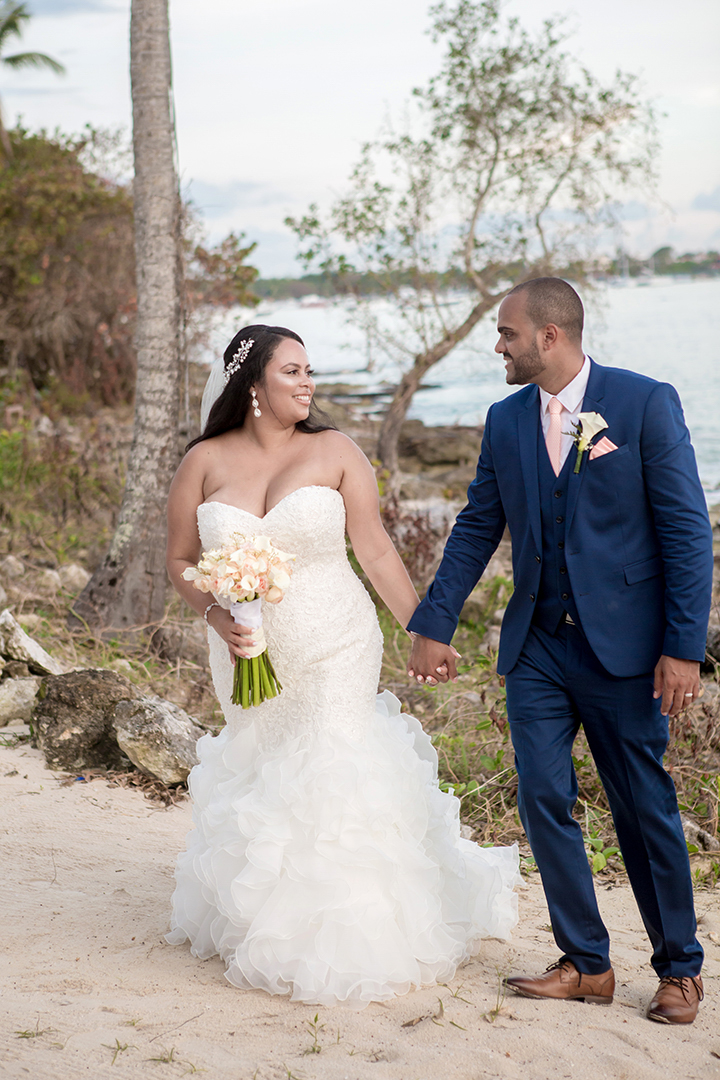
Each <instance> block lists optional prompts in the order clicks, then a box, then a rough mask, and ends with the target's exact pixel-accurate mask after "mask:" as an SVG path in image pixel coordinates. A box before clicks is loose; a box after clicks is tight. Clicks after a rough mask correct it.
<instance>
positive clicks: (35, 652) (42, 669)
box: [0, 556, 65, 675]
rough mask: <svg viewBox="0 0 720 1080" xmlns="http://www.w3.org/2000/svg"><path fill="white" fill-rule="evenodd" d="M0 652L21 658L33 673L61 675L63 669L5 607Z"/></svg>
mask: <svg viewBox="0 0 720 1080" xmlns="http://www.w3.org/2000/svg"><path fill="white" fill-rule="evenodd" d="M9 557H10V556H8V558H9ZM0 654H2V655H3V656H4V657H5V658H6V659H8V660H21V661H22V662H23V663H24V664H27V666H28V667H29V668H30V670H31V671H32V672H33V673H34V674H35V675H61V674H62V673H63V671H64V670H65V669H64V667H63V666H62V664H58V662H57V661H56V660H53V658H52V656H50V654H49V653H46V652H45V650H44V649H43V647H42V645H38V643H37V641H33V639H32V638H31V637H29V635H28V634H26V633H25V631H24V630H23V628H22V626H20V624H19V623H18V622H17V621H16V620H15V619H14V618H13V616H12V614H11V613H10V611H9V610H8V609H7V608H6V609H5V611H3V612H2V614H0Z"/></svg>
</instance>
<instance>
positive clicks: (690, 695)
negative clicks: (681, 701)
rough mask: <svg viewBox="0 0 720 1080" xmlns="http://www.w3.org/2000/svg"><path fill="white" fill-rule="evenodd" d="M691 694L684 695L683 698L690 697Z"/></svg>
mask: <svg viewBox="0 0 720 1080" xmlns="http://www.w3.org/2000/svg"><path fill="white" fill-rule="evenodd" d="M692 696H693V695H692V694H686V695H685V697H692Z"/></svg>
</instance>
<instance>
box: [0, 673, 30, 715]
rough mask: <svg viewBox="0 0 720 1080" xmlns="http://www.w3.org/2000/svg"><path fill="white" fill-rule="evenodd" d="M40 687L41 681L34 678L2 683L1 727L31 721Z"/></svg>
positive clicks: (0, 695) (0, 686)
mask: <svg viewBox="0 0 720 1080" xmlns="http://www.w3.org/2000/svg"><path fill="white" fill-rule="evenodd" d="M6 670H7V669H6ZM3 674H5V672H3ZM39 686H40V679H36V678H33V677H32V676H30V678H23V679H3V681H2V682H0V727H7V725H8V724H26V723H27V722H28V721H29V720H30V719H31V717H32V712H33V706H34V704H35V697H36V695H37V692H38V687H39Z"/></svg>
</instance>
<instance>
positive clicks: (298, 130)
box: [0, 0, 720, 274]
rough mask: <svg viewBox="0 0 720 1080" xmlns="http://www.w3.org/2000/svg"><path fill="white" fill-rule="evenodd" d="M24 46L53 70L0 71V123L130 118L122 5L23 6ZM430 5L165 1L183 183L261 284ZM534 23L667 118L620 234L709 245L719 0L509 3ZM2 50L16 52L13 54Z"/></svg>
mask: <svg viewBox="0 0 720 1080" xmlns="http://www.w3.org/2000/svg"><path fill="white" fill-rule="evenodd" d="M27 6H28V8H29V9H30V10H31V11H32V13H33V16H34V18H33V20H32V22H31V24H30V26H29V27H28V29H27V31H26V33H25V36H24V38H23V41H22V44H20V45H19V46H18V49H37V50H40V51H43V52H47V53H50V54H51V55H52V56H54V57H56V58H57V59H59V60H61V61H62V62H63V64H65V66H66V68H67V76H66V77H65V78H57V77H56V76H54V75H52V74H49V73H43V72H35V71H28V72H12V71H11V70H10V69H7V68H6V69H4V70H1V71H0V95H2V101H3V104H4V110H5V115H6V121H9V122H11V123H12V122H14V120H15V119H16V118H17V117H18V116H22V118H23V120H24V122H25V123H26V124H27V125H29V126H30V127H40V126H43V127H46V128H49V129H53V128H55V127H56V126H58V127H60V128H61V129H62V130H64V131H66V132H72V131H78V130H80V129H81V128H82V126H83V125H84V124H85V123H88V122H90V123H92V124H94V125H97V126H105V127H118V126H123V127H125V128H126V129H128V130H129V126H130V86H129V74H128V62H129V60H128V51H129V46H128V35H129V10H130V0H27ZM428 6H429V0H363V2H362V3H342V2H338V0H262V2H258V0H203V3H202V4H200V3H198V2H197V0H170V13H171V24H172V27H171V29H172V49H173V67H174V88H175V102H176V108H177V124H178V142H179V150H180V166H181V171H182V181H183V185H184V187H185V189H186V190H189V192H190V194H191V196H192V197H193V199H194V201H195V202H196V204H197V205H198V206H199V207H200V208H201V210H202V212H203V215H204V218H205V221H206V224H207V228H208V231H209V233H210V235H211V236H212V237H213V238H214V239H218V238H219V237H220V236H222V235H224V234H225V233H226V232H227V231H229V230H230V229H231V228H232V229H235V230H237V231H244V232H245V233H246V234H247V235H248V236H249V237H250V238H251V239H253V240H257V241H258V242H259V246H258V249H257V251H256V253H255V256H254V261H255V263H256V265H258V266H259V267H260V269H261V271H262V272H263V273H264V274H293V273H298V272H299V268H298V265H297V264H296V263H295V261H294V251H295V245H294V242H293V239H292V237H291V236H290V234H289V233H288V232H287V230H286V229H285V227H284V225H283V219H284V217H285V216H286V215H287V214H289V213H293V214H297V213H301V212H302V211H303V210H304V209H306V207H307V205H308V203H310V202H317V203H319V204H320V205H321V206H322V205H324V204H327V203H328V202H329V200H330V199H331V198H332V196H333V194H334V193H338V192H340V191H342V189H343V184H344V181H345V179H346V177H347V175H348V173H349V171H350V168H351V167H352V164H353V163H354V161H355V160H356V158H357V154H358V148H359V146H360V144H361V143H362V142H363V141H364V140H365V139H368V138H371V137H372V136H373V135H374V134H375V133H376V132H377V130H378V128H379V126H380V124H381V123H382V121H383V119H384V118H385V117H386V116H387V115H391V116H392V115H394V116H398V115H399V114H400V112H401V110H402V106H403V103H404V101H405V100H406V99H407V97H408V95H409V92H410V90H411V89H412V87H413V86H415V85H419V84H422V83H423V82H425V81H426V80H427V78H428V77H429V76H430V75H431V74H433V72H434V71H435V70H436V68H437V63H438V55H439V54H438V51H437V47H436V46H434V45H433V44H432V43H431V41H430V39H429V38H428V36H427V34H426V32H425V31H426V29H427V26H428V18H427V9H428ZM506 10H507V12H508V14H515V15H518V16H519V17H520V19H521V20H522V21H523V23H525V24H526V25H528V26H535V25H538V24H539V22H540V21H541V20H542V19H543V18H545V17H547V16H548V15H551V14H554V13H562V14H566V15H567V16H568V25H569V27H570V28H571V29H572V30H574V33H573V36H572V38H571V40H570V42H569V47H570V48H571V49H572V51H573V52H574V53H575V54H576V55H577V56H578V57H579V59H580V60H582V62H583V63H585V64H586V65H587V66H588V67H589V68H590V69H591V70H592V71H593V72H594V73H595V74H596V75H597V76H598V77H600V78H602V79H605V80H609V79H610V78H611V77H612V75H613V73H614V71H615V70H616V68H618V67H620V68H623V69H625V70H628V71H632V72H634V73H636V74H639V75H640V76H641V77H642V79H643V82H644V87H645V93H646V95H647V96H648V97H650V98H652V99H653V100H654V101H655V102H656V104H657V106H658V108H659V109H660V111H661V112H663V113H664V114H665V115H664V117H663V119H662V122H661V136H662V145H663V150H662V158H661V177H660V190H659V195H660V200H661V201H660V203H659V204H658V205H654V206H648V205H647V204H646V203H647V200H646V199H644V197H643V196H642V195H640V196H639V197H638V198H637V199H635V200H633V201H632V202H631V203H630V204H629V206H628V212H627V218H628V221H627V242H628V246H629V248H630V249H631V250H633V251H634V252H635V253H637V254H640V255H645V254H648V253H649V252H650V251H652V250H653V249H654V248H656V247H659V246H660V245H661V244H664V243H670V244H672V245H674V246H675V247H676V248H677V249H679V250H681V251H682V250H698V249H704V248H707V247H711V246H714V247H718V246H720V72H719V65H718V60H717V56H718V44H720V4H718V3H717V0H685V2H684V3H682V4H678V3H677V0H602V3H599V2H598V0H566V2H564V0H558V2H555V0H508V3H507V5H506ZM12 51H13V52H14V51H16V48H15V47H13V48H12Z"/></svg>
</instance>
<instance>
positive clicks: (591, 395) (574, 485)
mask: <svg viewBox="0 0 720 1080" xmlns="http://www.w3.org/2000/svg"><path fill="white" fill-rule="evenodd" d="M590 364H591V367H590V377H589V378H588V384H587V389H586V391H585V397H584V398H583V405H582V409H581V412H597V413H600V415H601V416H602V415H603V411H602V408H601V405H600V403H601V401H602V399H603V397H604V396H605V372H604V371H603V369H602V367H600V365H599V364H596V363H595V361H594V360H593V359H592V358H591V360H590ZM570 454H571V457H572V459H573V462H572V468H571V471H570V476H569V481H568V501H567V510H566V513H565V518H566V524H565V528H566V530H567V531H569V530H570V526H571V524H572V520H573V517H574V516H575V507H576V506H577V500H578V495H579V494H580V488H581V487H582V482H583V480H584V479H585V473H586V472H587V465H588V458H589V455H590V452H589V450H588V451H586V452H585V453H584V454H583V456H582V463H581V465H580V472H579V473H576V472H574V469H575V460H574V459H575V456H576V454H577V450H576V449H575V447H573V448H572V450H571V451H570Z"/></svg>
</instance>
